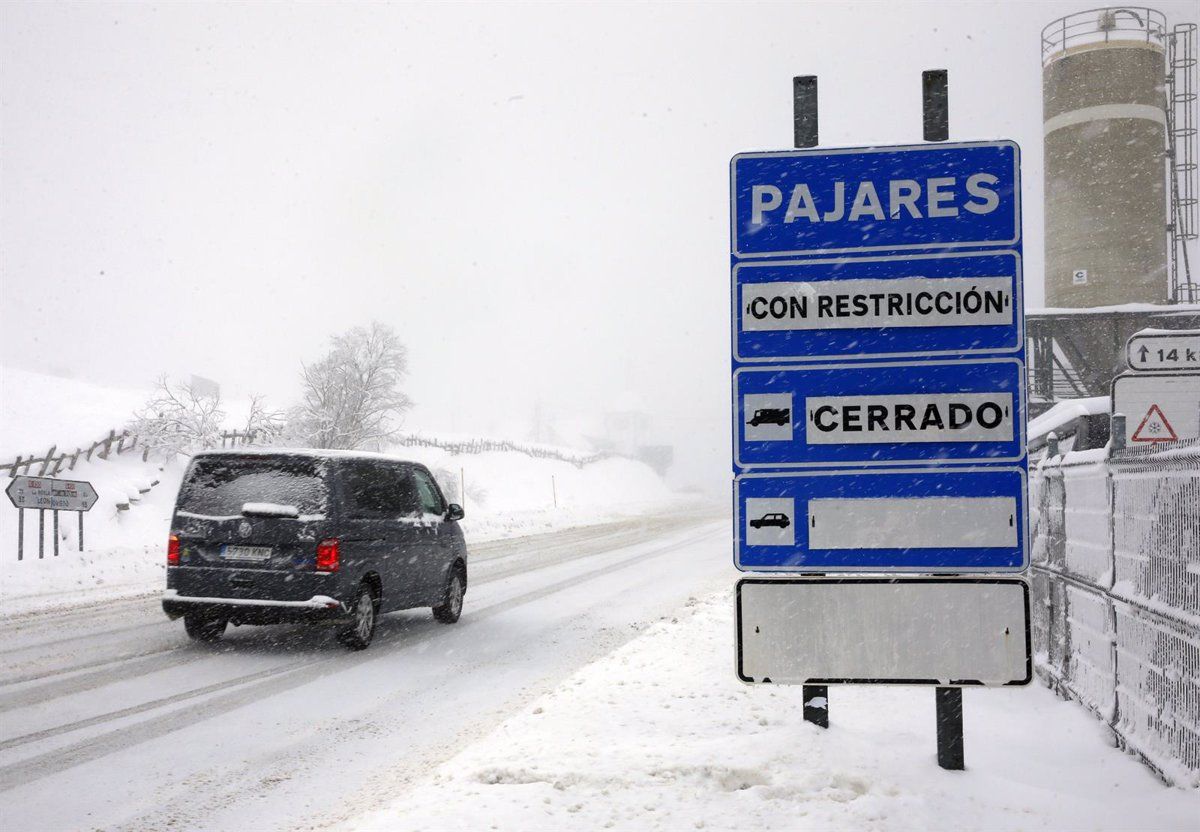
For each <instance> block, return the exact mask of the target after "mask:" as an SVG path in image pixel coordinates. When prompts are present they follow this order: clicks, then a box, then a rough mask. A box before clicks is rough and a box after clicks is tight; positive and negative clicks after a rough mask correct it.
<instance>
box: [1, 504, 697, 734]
mask: <svg viewBox="0 0 1200 832" xmlns="http://www.w3.org/2000/svg"><path fill="white" fill-rule="evenodd" d="M698 519H708V517H707V516H706V515H703V514H695V515H690V514H689V515H684V516H681V517H673V518H667V519H665V520H650V521H646V520H637V521H632V522H630V521H621V522H620V523H614V524H604V525H598V526H585V527H582V528H579V529H567V530H564V531H561V532H548V533H546V534H543V535H532V536H529V537H523V538H507V539H504V540H496V541H488V542H485V543H481V544H478V545H477V546H475V547H472V550H471V555H470V558H471V563H472V564H474V568H473V570H472V571H479V572H482V573H483V574H482V575H481V576H480V577H478V578H474V577H473V578H472V579H471V584H472V585H473V586H476V585H480V584H487V583H490V582H492V581H495V580H501V579H503V578H508V577H512V576H513V575H519V574H526V573H532V572H536V571H537V570H539V569H544V568H549V567H553V566H557V565H559V564H564V563H570V562H571V561H573V560H578V559H579V558H582V557H592V556H595V555H598V554H603V553H605V552H609V551H612V550H613V549H617V548H621V547H622V546H627V545H632V544H635V543H637V542H639V540H640V539H641V538H643V537H644V536H645V535H647V534H663V533H669V532H671V531H674V530H676V529H680V528H685V527H687V526H688V525H694V524H695V522H696V521H697V520H698ZM589 531H590V532H591V534H589V533H588V532H589ZM597 532H600V534H597ZM572 545H576V546H578V550H577V551H574V552H572V553H571V554H569V555H566V556H560V557H558V558H555V559H553V560H547V561H545V562H534V563H529V562H528V561H529V560H536V559H537V558H538V557H539V556H545V555H547V554H552V553H553V552H555V551H558V550H561V549H562V548H563V547H565V546H572ZM514 558H517V559H519V560H516V561H515V562H513V563H512V564H506V565H504V566H500V565H499V564H498V562H499V561H505V560H510V559H514ZM159 597H160V596H159V595H158V594H157V593H156V594H155V595H154V596H153V597H152V598H151V599H140V600H139V601H138V602H137V603H138V604H145V603H146V602H147V600H149V601H150V603H152V604H154V605H155V606H157V603H158V599H159ZM122 605H123V606H130V607H132V606H134V605H133V602H122ZM91 613H94V610H92V609H88V610H86V611H80V612H79V615H82V616H86V615H87V614H91ZM73 615H74V613H61V614H56V615H55V617H57V618H62V617H72V616H73ZM162 623H164V624H165V623H167V622H166V621H165V620H164V621H163V622H162ZM157 626H158V623H157V622H156V623H154V624H149V625H147V624H141V625H137V626H134V627H121V628H118V629H115V630H113V629H110V630H104V631H100V632H96V633H87V634H81V635H78V636H72V637H67V638H62V639H57V640H54V641H50V642H42V643H40V644H36V645H27V646H24V647H19V648H13V649H11V650H8V651H4V650H0V655H4V654H5V653H6V652H18V651H26V650H31V649H36V648H38V647H45V646H49V645H57V644H62V643H68V642H71V641H75V640H79V639H84V638H95V637H98V636H101V635H110V634H114V633H119V632H128V631H133V630H138V629H145V628H147V627H157ZM193 650H196V646H195V645H192V644H190V643H184V644H177V645H173V646H171V647H168V648H166V649H163V650H155V651H153V652H150V653H135V654H129V655H124V656H117V657H114V658H111V659H103V660H100V661H94V662H87V663H84V664H80V665H74V666H71V667H69V668H60V669H55V670H51V671H47V672H35V673H29V674H26V675H24V676H19V677H13V678H11V679H6V680H4V681H0V690H3V689H4V688H5V687H7V686H9V685H16V684H22V683H27V682H31V681H36V680H38V679H52V678H54V677H57V676H62V675H65V674H67V673H75V672H77V671H80V670H89V669H92V668H97V667H103V666H105V665H114V667H112V668H111V669H109V670H97V671H95V672H93V673H88V674H80V675H79V676H77V677H74V679H71V680H65V681H57V682H50V683H48V684H46V685H39V686H37V687H36V688H26V689H25V690H22V691H21V692H18V693H12V694H8V695H3V694H0V712H2V711H4V710H9V709H13V708H19V707H25V706H28V705H32V704H37V703H39V702H48V701H52V700H54V699H57V698H59V697H62V696H69V695H72V694H76V693H82V692H84V691H87V690H93V689H95V688H98V687H103V686H104V685H107V684H111V683H112V682H116V681H123V680H125V679H127V678H130V667H129V666H128V665H123V666H121V667H115V665H118V664H119V663H122V662H129V661H135V660H137V659H141V658H144V657H145V658H148V657H150V656H160V657H162V658H160V659H158V660H157V661H148V662H147V663H146V664H144V665H141V666H140V668H141V669H140V670H138V671H136V672H137V675H143V674H146V673H153V672H156V671H160V670H169V669H171V668H172V667H176V666H182V665H184V664H187V663H190V662H192V661H196V660H198V659H201V658H211V656H212V653H211V652H205V651H197V652H192V651H193ZM76 680H78V681H76ZM35 691H36V693H35ZM10 742H11V740H10ZM4 747H5V746H4V745H3V744H0V749H2V748H4Z"/></svg>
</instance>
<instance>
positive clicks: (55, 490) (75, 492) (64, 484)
mask: <svg viewBox="0 0 1200 832" xmlns="http://www.w3.org/2000/svg"><path fill="white" fill-rule="evenodd" d="M4 493H5V494H7V495H8V499H9V500H11V501H12V504H13V505H14V506H16V507H17V508H37V509H47V510H53V511H90V510H91V508H92V506H93V505H95V504H96V499H97V498H96V489H94V488H92V484H91V483H90V482H84V481H82V480H56V479H51V478H50V477H14V478H13V481H12V482H10V483H9V484H8V488H6V489H4Z"/></svg>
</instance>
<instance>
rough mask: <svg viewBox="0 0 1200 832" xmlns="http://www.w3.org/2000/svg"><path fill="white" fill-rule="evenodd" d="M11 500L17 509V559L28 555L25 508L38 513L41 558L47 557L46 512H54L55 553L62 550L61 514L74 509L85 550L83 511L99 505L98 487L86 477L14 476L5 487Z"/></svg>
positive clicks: (56, 554)
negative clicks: (60, 537)
mask: <svg viewBox="0 0 1200 832" xmlns="http://www.w3.org/2000/svg"><path fill="white" fill-rule="evenodd" d="M4 493H5V494H7V495H8V499H9V502H11V503H12V504H13V506H14V507H16V509H17V560H24V558H25V509H27V508H31V509H37V512H38V559H39V560H42V559H44V558H45V556H46V512H47V511H49V512H50V513H51V515H52V518H51V526H52V531H53V534H54V556H55V557H58V552H59V543H60V541H59V526H58V513H59V512H60V511H74V512H77V513H78V514H79V551H81V552H82V551H83V513H84V512H86V511H91V509H92V506H94V505H95V504H96V499H97V495H96V489H94V488H93V487H92V484H91V483H90V482H84V481H83V480H59V479H54V478H53V477H29V476H20V477H13V479H12V481H11V482H9V484H8V487H7V488H5V489H4Z"/></svg>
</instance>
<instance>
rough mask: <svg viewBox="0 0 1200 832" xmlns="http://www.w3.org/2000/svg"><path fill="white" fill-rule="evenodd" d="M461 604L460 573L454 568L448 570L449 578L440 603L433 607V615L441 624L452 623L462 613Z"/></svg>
mask: <svg viewBox="0 0 1200 832" xmlns="http://www.w3.org/2000/svg"><path fill="white" fill-rule="evenodd" d="M462 606H463V583H462V575H461V574H459V571H458V570H457V569H455V570H453V571H451V572H450V580H449V581H447V582H446V591H445V594H444V595H443V596H442V603H440V604H438V605H437V606H436V607H434V608H433V617H434V618H436V619H437V620H438V621H440V622H442V623H443V624H453V623H454V622H455V621H458V617H459V616H460V615H462Z"/></svg>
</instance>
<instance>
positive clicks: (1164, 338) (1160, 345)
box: [1125, 329, 1200, 416]
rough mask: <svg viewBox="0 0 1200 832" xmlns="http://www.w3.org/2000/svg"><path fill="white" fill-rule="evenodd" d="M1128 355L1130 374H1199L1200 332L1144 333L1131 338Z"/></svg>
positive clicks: (1127, 346)
mask: <svg viewBox="0 0 1200 832" xmlns="http://www.w3.org/2000/svg"><path fill="white" fill-rule="evenodd" d="M1125 355H1126V360H1127V362H1128V363H1129V369H1131V370H1138V371H1141V372H1158V371H1168V372H1169V371H1176V372H1178V371H1179V370H1197V371H1200V329H1183V330H1170V329H1143V330H1142V331H1141V332H1135V333H1134V334H1133V336H1132V337H1130V339H1129V343H1128V344H1126V347H1125ZM1128 415H1129V414H1126V416H1128Z"/></svg>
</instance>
